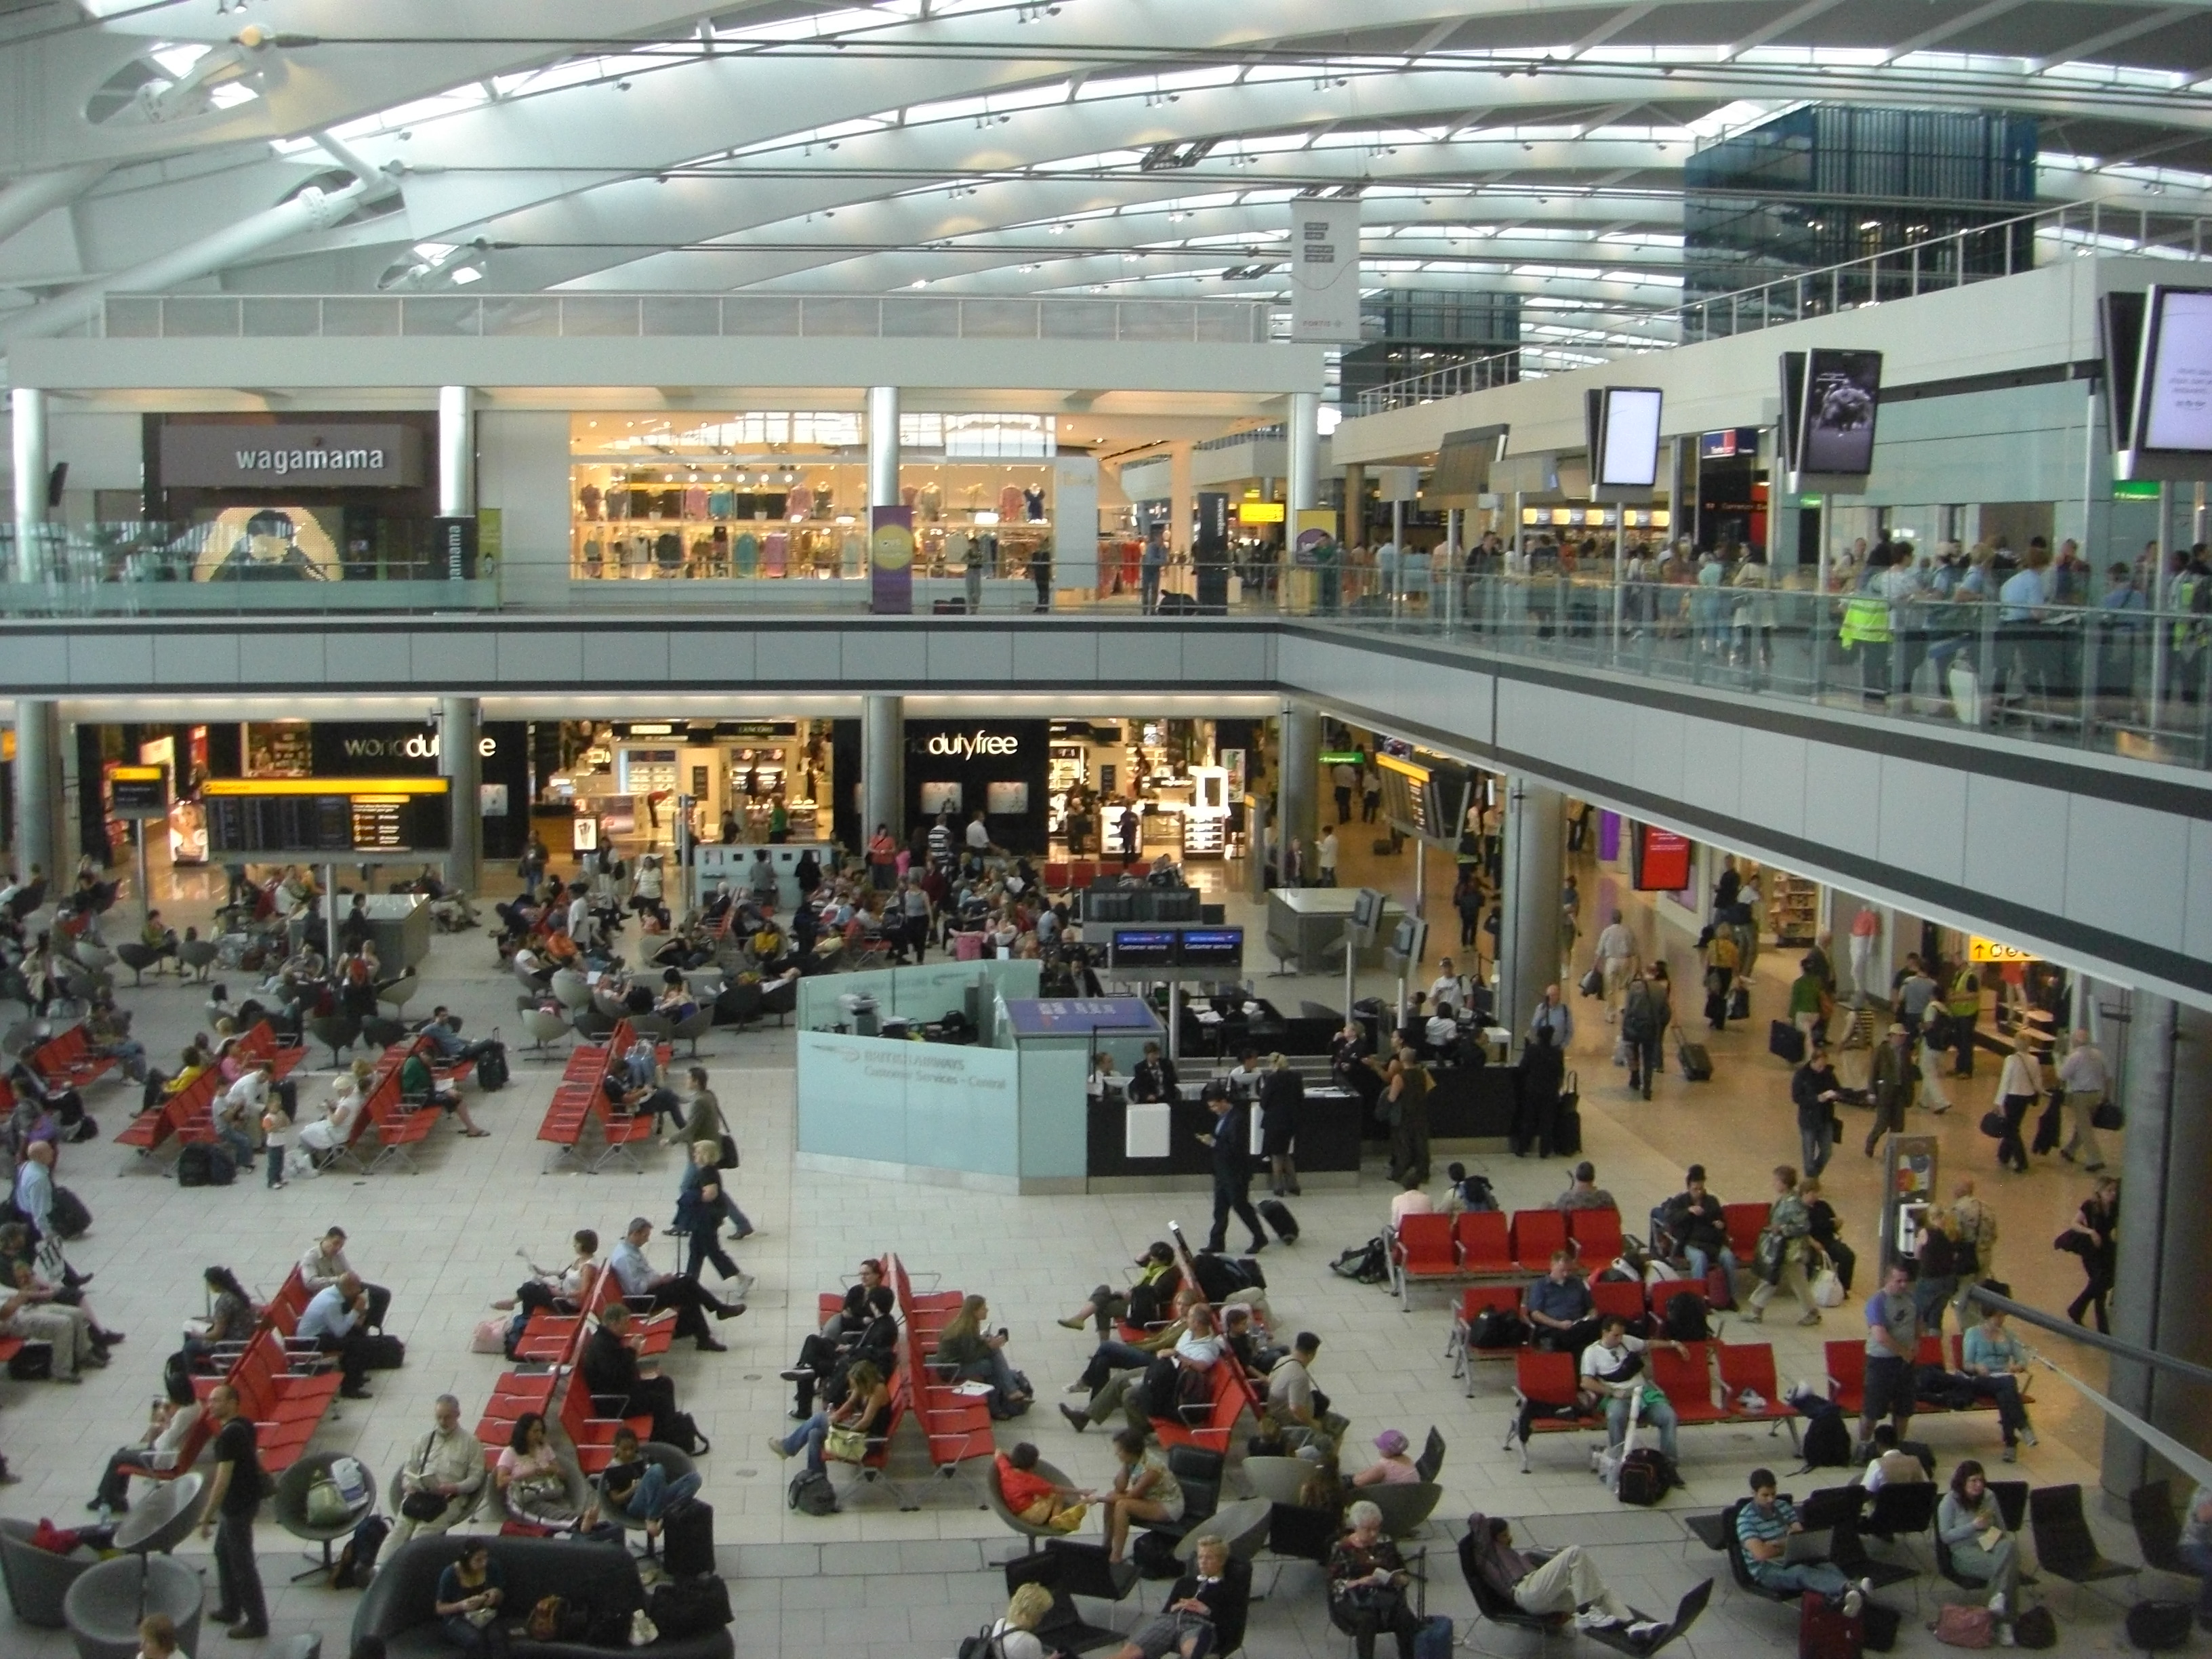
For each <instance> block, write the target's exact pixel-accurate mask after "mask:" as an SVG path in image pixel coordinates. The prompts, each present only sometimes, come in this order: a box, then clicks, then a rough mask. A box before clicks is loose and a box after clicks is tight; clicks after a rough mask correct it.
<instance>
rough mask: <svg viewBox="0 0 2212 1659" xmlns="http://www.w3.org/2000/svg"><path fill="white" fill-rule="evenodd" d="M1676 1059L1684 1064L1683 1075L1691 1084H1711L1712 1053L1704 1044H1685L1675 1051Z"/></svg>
mask: <svg viewBox="0 0 2212 1659" xmlns="http://www.w3.org/2000/svg"><path fill="white" fill-rule="evenodd" d="M1674 1057H1675V1058H1676V1059H1677V1060H1680V1061H1681V1063H1682V1075H1683V1076H1684V1077H1686V1078H1687V1079H1690V1081H1691V1082H1692V1083H1711V1081H1712V1080H1713V1056H1712V1053H1711V1050H1710V1049H1708V1048H1706V1047H1705V1044H1704V1043H1702V1042H1685V1043H1683V1044H1682V1045H1681V1046H1680V1048H1676V1049H1675V1051H1674Z"/></svg>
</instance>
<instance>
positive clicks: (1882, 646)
mask: <svg viewBox="0 0 2212 1659" xmlns="http://www.w3.org/2000/svg"><path fill="white" fill-rule="evenodd" d="M1881 574H1882V573H1881V571H1879V570H1876V571H1874V572H1872V573H1870V574H1869V580H1868V585H1867V586H1865V587H1863V588H1861V589H1860V590H1859V591H1858V592H1856V593H1854V594H1852V595H1851V596H1850V598H1849V599H1845V600H1844V621H1843V626H1842V627H1841V628H1839V629H1837V630H1836V638H1837V641H1838V643H1840V644H1841V645H1842V647H1844V650H1846V651H1856V652H1857V655H1858V659H1859V690H1860V694H1861V695H1862V696H1869V697H1877V698H1887V696H1889V653H1890V648H1891V641H1893V639H1894V638H1895V637H1896V635H1895V633H1894V632H1893V629H1892V628H1891V625H1890V612H1889V601H1888V600H1887V599H1884V598H1882V597H1881V594H1880V593H1878V592H1875V590H1874V584H1875V582H1876V581H1879V580H1881Z"/></svg>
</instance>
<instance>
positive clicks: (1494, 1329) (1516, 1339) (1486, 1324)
mask: <svg viewBox="0 0 2212 1659" xmlns="http://www.w3.org/2000/svg"><path fill="white" fill-rule="evenodd" d="M1527 1340H1528V1322H1526V1321H1525V1320H1523V1319H1522V1317H1521V1316H1520V1315H1519V1314H1517V1313H1515V1312H1514V1311H1513V1310H1512V1309H1510V1308H1486V1309H1484V1310H1482V1311H1481V1312H1480V1313H1479V1314H1477V1315H1476V1316H1474V1324H1472V1325H1470V1326H1468V1328H1467V1345H1468V1346H1469V1347H1470V1348H1517V1347H1519V1346H1521V1345H1522V1343H1524V1342H1526V1341H1527Z"/></svg>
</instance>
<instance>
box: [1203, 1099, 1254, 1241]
mask: <svg viewBox="0 0 2212 1659" xmlns="http://www.w3.org/2000/svg"><path fill="white" fill-rule="evenodd" d="M1207 1087H1208V1089H1209V1090H1210V1091H1212V1093H1211V1095H1210V1097H1208V1099H1207V1101H1206V1104H1207V1106H1208V1107H1209V1108H1211V1109H1212V1113H1213V1133H1211V1134H1202V1135H1200V1136H1199V1139H1200V1141H1201V1142H1202V1143H1203V1144H1204V1145H1206V1146H1209V1147H1211V1148H1212V1152H1213V1231H1212V1232H1211V1233H1210V1234H1208V1235H1207V1237H1206V1249H1208V1250H1210V1251H1212V1252H1214V1253H1215V1254H1217V1255H1218V1254H1219V1253H1220V1251H1221V1249H1222V1247H1223V1246H1224V1245H1225V1244H1226V1243H1228V1240H1229V1217H1230V1213H1231V1212H1232V1211H1233V1212H1235V1213H1236V1216H1237V1219H1238V1220H1239V1221H1241V1222H1243V1224H1244V1225H1246V1226H1247V1227H1249V1228H1250V1229H1251V1231H1252V1243H1251V1247H1250V1249H1248V1250H1246V1252H1245V1254H1246V1255H1259V1254H1260V1252H1261V1251H1262V1250H1264V1249H1267V1234H1266V1233H1265V1232H1263V1231H1261V1228H1260V1217H1259V1214H1258V1212H1256V1211H1255V1210H1254V1209H1253V1207H1252V1124H1251V1118H1250V1109H1249V1107H1247V1106H1246V1105H1245V1104H1244V1103H1243V1102H1241V1101H1239V1100H1237V1098H1236V1097H1234V1096H1233V1095H1231V1093H1230V1092H1229V1091H1228V1089H1227V1088H1226V1087H1225V1086H1223V1085H1218V1084H1209V1085H1207Z"/></svg>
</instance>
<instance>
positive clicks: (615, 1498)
mask: <svg viewBox="0 0 2212 1659" xmlns="http://www.w3.org/2000/svg"><path fill="white" fill-rule="evenodd" d="M614 1454H615V1455H614V1462H611V1463H610V1464H608V1465H607V1467H606V1468H605V1469H603V1470H602V1471H600V1474H599V1507H600V1508H601V1509H603V1510H613V1511H614V1513H615V1514H616V1515H617V1516H620V1517H621V1518H623V1519H624V1520H627V1521H634V1522H637V1523H638V1524H639V1525H640V1526H641V1527H643V1528H645V1535H646V1536H647V1538H658V1537H659V1536H660V1527H661V1522H662V1519H663V1517H665V1516H666V1515H667V1513H668V1510H669V1506H670V1505H671V1504H676V1503H678V1502H679V1501H681V1500H682V1499H684V1498H690V1497H691V1496H693V1495H694V1494H696V1492H698V1490H699V1482H700V1479H701V1477H700V1474H699V1472H698V1471H697V1470H696V1469H694V1470H692V1471H691V1472H690V1473H689V1474H678V1475H674V1476H671V1475H670V1474H669V1473H668V1470H667V1469H666V1468H665V1467H664V1466H663V1465H661V1464H659V1463H655V1462H650V1461H648V1460H647V1457H646V1455H645V1454H644V1451H643V1449H641V1447H640V1446H639V1445H638V1443H637V1431H636V1430H635V1429H632V1428H630V1427H629V1426H628V1425H624V1426H623V1427H622V1428H619V1429H617V1430H616V1431H615V1443H614Z"/></svg>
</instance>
